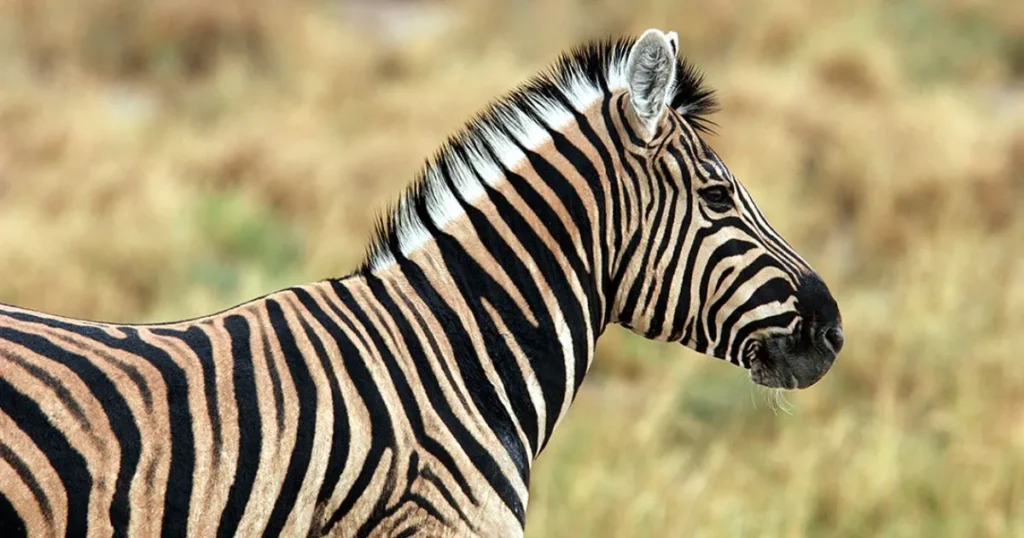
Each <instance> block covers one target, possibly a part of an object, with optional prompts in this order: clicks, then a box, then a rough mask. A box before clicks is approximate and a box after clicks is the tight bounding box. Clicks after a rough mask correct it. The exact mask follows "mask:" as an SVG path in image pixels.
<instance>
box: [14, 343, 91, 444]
mask: <svg viewBox="0 0 1024 538" xmlns="http://www.w3.org/2000/svg"><path fill="white" fill-rule="evenodd" d="M0 357H3V358H5V359H7V360H9V361H11V362H13V363H14V364H17V365H18V366H21V367H22V368H24V369H25V371H26V372H28V374H29V375H31V376H32V377H34V378H36V379H37V380H39V382H40V383H42V384H44V385H46V386H47V387H48V388H49V389H50V390H52V391H53V392H54V393H55V394H56V395H57V399H58V400H60V403H61V405H62V406H64V408H65V409H67V410H68V412H69V413H70V414H71V417H72V418H74V419H75V422H77V423H78V425H79V427H81V428H82V431H84V432H86V433H89V434H92V433H93V431H92V424H91V423H90V422H89V419H88V418H86V416H85V410H84V409H82V406H81V405H79V404H78V400H75V398H74V396H72V395H71V391H70V390H69V389H68V388H67V387H66V386H65V385H64V383H63V382H61V380H60V379H57V378H56V377H54V376H53V375H52V374H50V373H49V372H47V371H46V370H44V369H43V368H40V367H39V366H37V365H35V364H32V363H31V362H28V361H27V360H25V359H24V358H22V357H21V356H19V355H17V354H15V353H10V352H8V351H6V350H0Z"/></svg>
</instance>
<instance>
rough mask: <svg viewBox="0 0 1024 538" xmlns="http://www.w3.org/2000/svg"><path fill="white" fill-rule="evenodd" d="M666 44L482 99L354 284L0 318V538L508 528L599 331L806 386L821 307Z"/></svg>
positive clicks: (386, 228) (833, 343)
mask: <svg viewBox="0 0 1024 538" xmlns="http://www.w3.org/2000/svg"><path fill="white" fill-rule="evenodd" d="M677 48H678V46H677V38H676V36H675V34H674V33H669V34H663V33H661V32H660V31H657V30H651V31H648V32H646V33H645V34H643V35H642V36H641V37H640V38H638V39H629V40H623V41H620V42H617V43H600V44H593V45H590V46H588V47H584V48H581V49H579V50H577V51H574V52H573V53H572V54H570V55H567V56H564V57H563V58H562V59H561V60H560V61H559V62H558V63H557V64H556V65H555V67H554V68H552V70H551V71H549V72H548V73H546V74H544V75H541V76H539V77H538V78H535V79H534V80H532V81H531V82H530V83H528V84H527V85H526V86H525V87H524V88H522V89H520V90H518V91H517V92H515V93H513V94H511V95H510V96H508V97H506V98H505V99H503V100H502V101H500V102H498V103H496V104H495V105H493V106H492V107H491V108H490V109H489V110H488V111H487V112H486V113H484V114H483V115H481V116H480V117H478V118H476V119H475V120H474V121H473V122H472V123H471V124H469V125H468V126H467V128H466V129H465V130H464V131H463V132H462V133H461V134H460V135H459V136H456V137H453V138H452V139H450V140H449V141H448V142H447V144H446V145H445V146H444V147H443V148H442V150H441V151H440V152H439V153H438V154H437V156H436V157H435V158H434V159H432V160H431V162H430V163H428V165H427V167H426V169H425V170H424V172H423V175H422V177H421V179H420V180H419V181H418V182H417V183H416V184H415V185H414V186H413V187H412V188H411V189H410V190H409V191H408V192H407V193H406V194H405V195H403V197H402V198H400V200H399V202H398V204H397V206H396V207H394V208H393V209H392V211H391V212H390V213H389V216H388V217H387V218H386V219H385V220H384V221H383V222H382V223H381V226H379V228H378V234H377V236H376V238H375V240H374V242H373V243H372V245H371V248H370V251H369V254H368V257H367V260H366V262H365V263H364V264H363V265H362V267H360V269H359V270H358V271H356V272H355V273H353V274H352V275H349V276H347V277H344V278H340V279H330V280H325V281H321V282H317V283H313V284H309V285H306V286H299V287H295V288H290V289H286V290H282V291H279V292H277V293H274V294H271V295H268V296H266V297H263V298H260V299H256V300H253V301H250V302H248V303H245V304H242V305H239V306H237V307H235V308H233V309H230V310H227V311H224V312H220V313H218V314H215V315H212V316H207V317H203V318H198V319H195V320H189V321H185V322H178V323H170V324H155V325H118V324H108V323H95V322H86V321H80V320H71V319H66V318H61V317H57V316H51V315H46V314H42V313H38V312H33V311H29V310H24V309H19V308H16V307H0V534H2V535H7V534H12V535H17V534H19V533H21V534H28V535H31V536H61V535H68V536H86V535H88V536H109V535H116V536H126V535H130V536H154V535H156V534H158V533H159V534H161V535H166V536H215V535H216V536H233V535H239V536H253V535H264V536H277V535H285V536H321V535H335V536H412V535H422V536H471V535H478V536H519V535H522V532H523V524H524V522H525V517H526V506H527V501H528V484H529V471H530V467H531V465H532V462H533V461H534V459H535V458H536V457H537V455H538V454H539V453H540V451H541V450H542V449H543V448H544V446H545V445H546V443H547V442H548V440H549V439H550V437H551V435H552V433H553V431H554V428H555V426H556V425H557V424H558V421H559V420H560V419H561V417H563V416H564V415H565V413H566V411H567V410H568V407H569V404H570V403H571V402H572V400H573V398H574V396H575V394H576V392H577V390H578V389H579V387H580V385H581V383H582V382H583V378H584V375H585V374H586V372H587V370H588V368H589V366H590V365H591V363H592V361H593V357H594V349H595V344H596V341H597V338H598V337H599V336H600V335H601V333H602V332H603V331H604V329H605V328H606V326H607V325H608V324H610V323H619V324H622V325H625V326H627V327H630V328H632V329H633V330H634V331H636V332H639V333H641V334H643V335H645V336H647V337H649V338H653V339H659V340H665V341H670V342H679V343H682V344H685V345H687V346H689V347H692V348H694V349H697V350H699V351H701V352H705V353H708V354H710V355H714V356H716V357H719V358H723V359H726V360H729V361H730V362H733V363H735V364H737V365H739V366H742V367H745V368H749V369H750V371H751V377H752V379H753V380H754V381H755V382H757V383H760V384H763V385H767V386H773V387H783V388H798V387H805V386H808V385H810V384H812V383H814V382H815V381H817V380H818V379H819V378H820V377H821V376H822V375H823V374H824V373H825V371H827V369H828V368H829V366H830V365H831V364H832V361H833V360H834V358H835V355H836V353H837V352H838V351H839V348H840V347H841V345H842V332H841V328H840V321H839V312H838V309H837V307H836V304H835V301H834V300H833V299H832V297H831V295H830V294H829V292H828V290H827V288H826V287H825V286H824V284H823V283H822V282H821V280H820V279H819V278H818V277H817V276H816V275H815V274H814V272H813V271H812V270H811V269H810V267H809V266H808V265H807V264H806V262H804V261H803V260H802V259H801V258H800V257H799V256H798V255H797V254H796V253H795V252H793V251H792V249H791V248H790V247H789V246H788V245H787V244H786V243H785V241H784V240H782V239H781V238H780V237H779V236H778V235H777V234H776V233H775V232H774V231H773V230H772V229H771V228H770V226H769V225H768V224H767V221H766V220H765V219H764V217H763V216H762V215H761V214H760V212H759V211H758V210H757V208H756V206H754V204H753V201H752V200H751V199H750V197H749V195H748V194H747V193H746V191H745V190H744V189H743V188H742V186H741V185H740V184H739V183H738V182H737V181H736V180H735V178H734V177H733V176H732V175H731V174H730V173H729V172H728V170H727V168H726V167H725V166H724V164H722V162H721V160H720V159H719V158H718V157H717V156H716V155H715V154H714V152H713V151H711V149H710V148H709V147H708V146H707V145H706V144H704V143H703V141H702V140H701V139H700V131H701V130H702V128H703V125H704V124H703V123H702V121H703V120H702V116H701V114H702V113H704V112H707V111H708V109H709V108H710V106H711V100H710V92H709V91H707V90H705V89H704V88H703V87H702V86H701V84H700V77H699V76H698V75H696V72H695V71H694V70H693V69H692V68H691V67H689V66H688V64H685V63H683V62H682V61H680V60H679V59H677Z"/></svg>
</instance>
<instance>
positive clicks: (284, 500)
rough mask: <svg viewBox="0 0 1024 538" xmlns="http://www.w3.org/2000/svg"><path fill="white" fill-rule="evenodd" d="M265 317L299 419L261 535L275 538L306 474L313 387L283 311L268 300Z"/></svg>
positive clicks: (313, 408)
mask: <svg viewBox="0 0 1024 538" xmlns="http://www.w3.org/2000/svg"><path fill="white" fill-rule="evenodd" d="M265 305H266V308H267V315H268V316H269V317H270V327H271V328H272V329H273V331H274V336H275V337H276V338H277V341H278V343H279V344H280V345H281V351H282V352H283V353H284V359H285V364H287V365H288V371H289V372H291V376H292V381H293V382H294V383H295V403H297V404H298V406H299V418H298V420H297V422H296V430H295V445H294V446H293V447H292V457H291V459H290V460H289V462H288V471H287V472H286V473H285V476H284V483H283V484H282V485H281V491H280V493H279V494H278V497H277V502H275V503H274V509H273V511H272V512H271V513H270V520H269V521H268V522H267V527H266V529H264V531H263V536H277V535H278V534H280V533H281V529H283V528H284V524H285V523H286V522H287V521H288V515H289V514H291V512H292V509H293V508H294V507H295V501H296V500H297V499H298V498H299V490H301V489H302V482H303V480H304V479H305V478H306V472H307V471H308V470H309V463H310V455H311V454H312V453H313V439H314V436H315V435H316V405H317V395H316V383H314V382H313V377H312V376H311V375H310V372H309V367H308V366H307V364H306V358H305V357H304V356H303V354H302V351H301V350H300V349H299V346H298V344H297V343H296V341H295V335H294V334H293V333H292V330H291V327H289V326H288V320H287V319H285V317H284V310H283V309H282V308H281V305H280V304H279V303H278V302H277V301H275V300H273V299H268V300H267V301H266V303H265Z"/></svg>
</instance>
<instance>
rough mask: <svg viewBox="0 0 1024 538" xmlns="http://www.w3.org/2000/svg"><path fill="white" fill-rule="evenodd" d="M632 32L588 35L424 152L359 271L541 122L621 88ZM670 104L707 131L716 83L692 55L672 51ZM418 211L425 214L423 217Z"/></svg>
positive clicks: (567, 117) (487, 179)
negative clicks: (707, 81)
mask: <svg viewBox="0 0 1024 538" xmlns="http://www.w3.org/2000/svg"><path fill="white" fill-rule="evenodd" d="M635 42H636V38H635V37H626V38H620V39H618V40H602V41H594V42H591V43H588V44H585V45H582V46H579V47H577V48H575V49H573V50H571V51H570V52H568V53H563V54H562V55H561V56H560V57H559V58H558V59H557V60H556V61H555V62H554V63H553V64H552V65H551V66H550V67H548V69H546V70H544V71H542V72H541V73H539V74H537V75H535V76H534V77H533V78H531V79H530V80H528V81H527V82H526V83H524V84H523V85H521V86H520V87H519V88H517V89H515V90H513V91H511V92H510V93H508V94H506V95H505V96H504V97H502V98H500V99H498V100H496V101H494V102H492V103H491V104H490V105H489V106H488V107H486V108H485V109H484V110H483V111H482V112H480V113H478V114H477V115H476V116H475V117H474V118H473V119H472V120H470V121H469V123H467V124H466V125H465V126H464V127H463V128H462V130H460V131H459V132H458V133H456V134H455V135H453V136H450V137H449V138H448V139H447V140H446V141H445V142H444V143H443V144H442V146H441V147H440V149H438V150H437V152H436V153H435V154H434V156H433V157H432V158H431V159H429V160H428V161H427V163H426V165H425V166H424V167H423V168H422V170H421V172H420V173H419V174H418V175H417V178H416V180H415V181H414V182H413V183H412V184H411V185H410V186H409V187H408V188H407V189H406V190H405V192H403V193H402V195H401V196H400V197H399V198H398V200H397V202H395V203H393V204H391V205H390V206H389V207H388V208H387V210H386V211H385V212H384V213H382V214H379V215H378V218H377V223H376V226H375V230H374V234H373V239H372V240H371V242H370V245H369V247H368V248H367V253H366V257H365V258H364V261H363V262H362V264H361V265H360V267H359V269H358V272H360V273H365V272H370V271H373V270H375V269H381V268H384V267H387V266H389V265H391V264H393V263H394V262H395V258H394V254H393V253H394V252H395V251H396V250H398V251H400V252H402V253H403V254H408V253H410V252H412V251H413V250H416V248H418V247H419V246H420V245H422V244H423V243H425V242H426V241H428V240H429V239H430V238H431V237H432V236H433V234H432V233H431V231H430V230H429V228H428V225H429V227H430V228H436V229H441V228H443V227H444V226H445V225H446V224H447V223H448V222H450V221H451V220H453V219H455V218H457V217H459V216H461V215H462V214H463V213H464V211H463V209H462V203H472V202H473V201H474V200H475V199H477V197H479V196H480V195H481V194H483V192H484V186H483V184H484V183H486V184H488V185H496V184H497V182H498V181H499V180H500V178H501V177H503V175H504V174H503V170H512V169H514V168H515V166H516V165H517V164H518V163H519V162H521V161H522V160H524V159H525V158H526V156H525V154H524V153H523V151H522V150H523V149H527V150H532V149H534V148H536V147H538V146H540V145H542V144H543V143H544V142H546V141H547V140H549V138H550V137H549V135H548V134H547V128H551V129H554V130H558V129H561V128H562V127H564V126H565V125H567V124H568V123H569V122H571V121H572V120H573V118H574V113H575V112H581V111H583V110H585V109H586V108H587V107H589V106H590V105H592V104H593V103H594V102H595V101H597V100H598V99H601V98H602V97H603V96H605V95H607V94H609V93H611V92H615V91H617V90H622V89H626V87H627V84H626V60H627V58H628V57H629V52H630V50H631V49H632V47H633V44H634V43H635ZM671 106H672V108H674V109H676V110H677V111H678V112H679V113H681V114H682V115H683V116H684V117H685V118H687V120H689V121H690V124H691V125H693V126H694V128H696V129H698V130H701V131H709V130H710V128H711V126H712V125H714V124H713V122H711V121H710V120H709V119H708V118H707V116H708V115H709V114H711V113H713V112H714V111H715V110H717V108H718V105H717V101H716V100H715V97H714V91H713V90H711V89H710V88H709V87H707V86H705V85H704V77H703V75H702V74H701V72H700V71H699V70H698V69H697V68H696V67H695V66H694V65H693V64H691V63H689V62H688V61H686V60H685V59H683V58H680V57H678V56H677V58H676V80H675V88H674V92H673V95H672V99H671ZM424 219H429V221H430V222H429V223H428V224H425V223H424V222H425V220H424Z"/></svg>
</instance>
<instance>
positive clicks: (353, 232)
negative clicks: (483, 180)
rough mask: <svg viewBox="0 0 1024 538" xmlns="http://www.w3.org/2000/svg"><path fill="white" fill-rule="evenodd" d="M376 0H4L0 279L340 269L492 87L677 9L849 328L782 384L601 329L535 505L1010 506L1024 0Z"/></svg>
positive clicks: (237, 297) (222, 297)
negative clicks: (788, 389) (834, 354)
mask: <svg viewBox="0 0 1024 538" xmlns="http://www.w3.org/2000/svg"><path fill="white" fill-rule="evenodd" d="M393 4H394V5H396V6H399V5H400V6H402V7H399V8H396V9H397V10H407V12H405V14H406V15H407V16H408V19H403V20H399V19H398V18H388V16H390V15H395V14H396V13H399V11H387V12H386V13H385V12H384V11H382V10H381V9H380V8H379V6H380V5H381V2H356V1H355V0H349V1H345V2H340V3H339V2H292V3H283V2H272V1H270V0H220V1H219V2H209V1H199V0H188V1H182V0H150V1H146V2H143V1H142V0H80V1H78V2H75V3H73V5H72V4H69V3H67V2H58V1H56V0H7V1H6V2H0V300H2V301H4V302H9V303H16V304H20V305H24V306H29V307H34V308H40V309H43V310H47V311H50V312H54V313H60V314H65V315H71V316H81V317H89V318H100V319H109V320H138V321H151V320H156V319H170V318H180V317H191V316H195V315H198V314H202V313H206V312H210V311H213V310H217V309H220V308H224V307H227V306H230V305H232V304H234V303H237V302H239V301H242V300H245V299H248V298H250V297H253V296H256V295H259V294H262V293H265V292H269V291H271V290H274V289H277V288H280V287H283V286H285V285H288V284H291V283H299V282H305V281H309V280H313V279H319V278H322V277H325V276H331V275H340V274H343V273H345V272H347V271H349V270H351V269H352V268H353V267H354V266H355V265H356V263H357V262H358V261H359V259H360V258H361V256H362V252H363V247H364V245H365V243H366V240H367V239H368V237H369V232H370V230H371V229H372V226H373V217H374V213H375V211H376V210H377V208H380V207H382V205H383V203H384V202H385V201H387V200H389V199H392V198H393V197H394V196H395V195H396V194H397V193H398V192H399V190H400V189H401V188H402V187H403V186H404V185H405V184H406V183H407V182H408V181H409V180H410V179H411V178H412V177H413V175H414V173H415V172H416V170H417V169H418V167H419V166H420V164H421V163H422V161H423V159H424V158H425V157H426V156H427V155H429V154H430V153H431V152H432V151H433V150H434V149H435V148H436V147H437V146H438V145H439V144H440V142H441V141H442V140H443V138H444V137H445V136H446V135H447V134H449V133H451V132H452V131H453V130H454V129H456V128H457V127H458V126H459V125H460V124H461V123H463V122H464V121H465V120H467V119H468V118H469V117H470V116H471V115H472V113H473V112H475V111H476V110H478V109H479V108H480V107H481V106H483V105H484V104H485V103H486V102H487V101H488V100H490V99H492V98H494V97H496V96H497V95H499V94H500V93H502V92H503V91H505V90H507V89H509V88H511V87H512V86H514V85H515V84H516V83H518V82H520V81H522V80H523V79H524V78H525V77H527V76H528V75H529V74H531V73H532V72H534V71H536V70H537V69H539V68H541V67H542V66H543V65H544V64H545V63H547V62H548V61H550V60H551V59H552V58H553V57H554V55H555V54H557V53H558V52H560V51H561V50H563V49H564V48H566V47H568V46H571V45H572V44H574V43H577V42H579V41H580V40H582V39H588V38H591V37H598V36H604V35H606V34H610V33H622V32H638V31H641V30H643V29H645V28H647V27H651V26H654V27H660V28H663V29H672V30H677V31H678V32H679V34H680V36H681V38H682V46H683V50H684V51H685V52H687V54H688V55H690V56H691V57H692V59H693V60H695V61H696V62H697V63H698V64H699V65H700V66H702V67H703V68H704V70H705V71H706V73H707V78H708V80H709V82H710V83H711V84H712V85H713V86H715V87H716V88H718V89H719V95H720V98H721V101H722V104H723V110H722V112H721V113H719V114H718V115H716V116H715V118H714V119H715V120H716V122H717V123H718V124H719V127H718V132H719V133H720V135H719V136H717V137H714V139H713V140H711V143H712V144H713V145H714V146H715V147H716V149H718V151H719V152H720V153H721V154H722V155H723V158H724V159H725V161H726V162H727V163H728V164H729V165H730V166H731V167H732V169H733V171H734V172H735V173H736V174H737V175H738V176H739V177H740V178H741V180H742V181H744V183H745V184H746V185H747V186H748V188H749V189H750V190H751V191H752V193H753V194H754V196H755V197H756V198H757V200H758V201H759V203H760V205H761V208H762V210H764V212H765V213H766V214H767V216H768V217H769V218H770V219H771V220H772V222H773V223H774V224H775V226H776V228H777V229H779V231H780V232H782V233H783V234H784V235H785V236H786V237H787V238H788V239H789V240H790V242H791V243H793V244H794V245H795V246H796V248H797V249H798V250H799V251H801V252H802V253H804V254H805V256H806V258H807V259H808V260H809V261H810V262H811V263H812V264H813V265H814V266H815V267H816V268H817V269H818V270H819V272H820V273H821V274H822V275H823V276H824V277H825V279H826V281H827V282H828V283H829V285H830V287H831V288H832V290H833V292H834V294H835V295H836V297H837V299H838V300H839V303H840V307H841V309H842V313H843V317H844V323H845V327H846V336H847V346H846V348H845V350H844V351H843V353H842V355H841V356H840V358H839V360H838V362H837V363H836V366H835V367H834V369H833V371H832V372H831V373H830V374H829V375H828V376H826V377H825V379H824V380H822V381H821V382H820V383H819V384H817V385H816V386H814V387H813V388H811V389H809V390H807V391H803V392H798V393H791V394H787V395H786V400H787V401H778V395H777V394H775V393H770V392H766V391H763V390H761V389H759V388H756V387H753V386H752V385H751V384H750V383H749V381H747V379H746V375H745V373H744V372H742V371H740V370H739V369H736V368H734V367H731V366H729V365H727V364H723V363H721V362H719V361H715V360H711V359H707V358H704V357H701V356H698V355H696V354H694V353H691V352H688V351H686V350H684V349H681V346H664V345H657V344H653V343H649V342H645V341H642V340H641V339H639V338H637V337H634V336H632V335H629V334H627V333H626V332H625V331H622V330H618V329H610V330H609V331H608V334H607V335H606V336H605V337H604V339H602V342H601V344H600V356H599V358H598V360H597V363H596V365H595V367H594V371H593V372H591V375H590V377H589V379H588V382H587V383H586V384H585V386H584V390H583V392H582V393H581V394H580V395H579V397H578V398H577V401H576V403H575V405H574V407H573V410H572V411H571V412H570V414H569V416H568V418H567V419H566V420H565V421H564V422H563V424H562V426H561V428H560V429H559V430H558V432H557V433H556V434H555V437H554V439H553V440H552V442H551V444H550V446H549V447H548V449H547V452H546V453H545V454H544V455H543V456H542V457H541V459H540V461H539V463H538V465H537V467H536V469H535V472H534V476H533V489H532V498H531V504H530V509H529V515H528V535H530V536H533V537H543V536H624V537H625V536H695V537H700V536H714V537H718V536H751V537H787V538H790V537H792V538H797V537H803V536H837V537H861V536H879V537H890V536H891V537H916V536H929V537H932V536H934V537H943V536H948V537H962V536H972V537H981V536H1021V535H1024V368H1022V367H1021V357H1022V348H1024V211H1022V208H1024V38H1022V36H1024V3H1021V2H1014V1H1010V0H1003V1H997V0H933V1H926V0H917V1H914V0H899V1H891V0H888V1H887V0H859V1H856V2H819V1H816V0H779V1H774V2H756V1H754V0H719V1H715V2H679V1H677V0H637V1H634V2H613V1H611V0H556V1H550V2H535V1H524V2H507V1H505V2H499V1H497V0H480V1H469V0H462V1H459V0H449V1H433V2H428V1H426V0H423V1H420V2H395V3H393ZM367 6H378V7H377V8H370V7H367ZM396 17H397V16H396ZM388 21H390V22H388ZM396 25H397V26H396ZM396 28H399V29H397V30H396Z"/></svg>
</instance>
